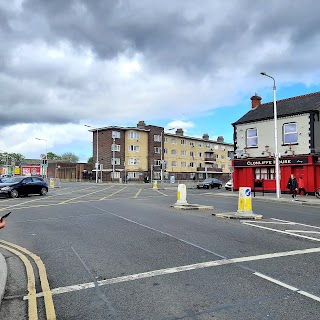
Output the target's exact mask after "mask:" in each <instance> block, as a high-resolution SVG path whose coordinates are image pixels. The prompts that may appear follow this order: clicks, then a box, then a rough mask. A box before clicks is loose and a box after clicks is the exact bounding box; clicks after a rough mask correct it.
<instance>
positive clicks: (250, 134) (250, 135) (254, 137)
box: [247, 128, 258, 148]
mask: <svg viewBox="0 0 320 320" xmlns="http://www.w3.org/2000/svg"><path fill="white" fill-rule="evenodd" d="M257 146H258V130H257V128H253V129H247V148H251V147H257Z"/></svg>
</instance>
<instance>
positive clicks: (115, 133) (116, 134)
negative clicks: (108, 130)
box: [112, 131, 120, 139]
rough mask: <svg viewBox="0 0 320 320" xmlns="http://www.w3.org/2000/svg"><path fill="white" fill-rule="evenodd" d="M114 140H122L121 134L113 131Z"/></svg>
mask: <svg viewBox="0 0 320 320" xmlns="http://www.w3.org/2000/svg"><path fill="white" fill-rule="evenodd" d="M112 138H116V139H118V138H120V132H119V131H112Z"/></svg>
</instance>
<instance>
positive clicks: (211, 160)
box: [204, 157, 216, 162]
mask: <svg viewBox="0 0 320 320" xmlns="http://www.w3.org/2000/svg"><path fill="white" fill-rule="evenodd" d="M204 161H205V162H216V157H205V158H204Z"/></svg>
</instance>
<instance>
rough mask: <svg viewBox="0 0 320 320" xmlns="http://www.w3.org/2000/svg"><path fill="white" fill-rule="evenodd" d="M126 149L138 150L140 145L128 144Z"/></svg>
mask: <svg viewBox="0 0 320 320" xmlns="http://www.w3.org/2000/svg"><path fill="white" fill-rule="evenodd" d="M128 151H129V152H140V146H136V145H133V144H130V145H129V146H128Z"/></svg>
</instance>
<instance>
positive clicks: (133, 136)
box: [128, 132, 140, 140]
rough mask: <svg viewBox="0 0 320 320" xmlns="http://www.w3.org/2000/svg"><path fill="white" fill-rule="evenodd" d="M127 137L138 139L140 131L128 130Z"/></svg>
mask: <svg viewBox="0 0 320 320" xmlns="http://www.w3.org/2000/svg"><path fill="white" fill-rule="evenodd" d="M128 139H130V140H139V139H140V133H139V132H128Z"/></svg>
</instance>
